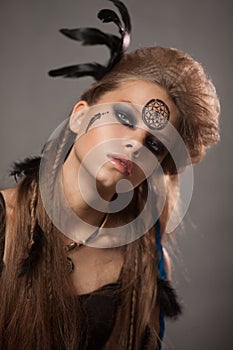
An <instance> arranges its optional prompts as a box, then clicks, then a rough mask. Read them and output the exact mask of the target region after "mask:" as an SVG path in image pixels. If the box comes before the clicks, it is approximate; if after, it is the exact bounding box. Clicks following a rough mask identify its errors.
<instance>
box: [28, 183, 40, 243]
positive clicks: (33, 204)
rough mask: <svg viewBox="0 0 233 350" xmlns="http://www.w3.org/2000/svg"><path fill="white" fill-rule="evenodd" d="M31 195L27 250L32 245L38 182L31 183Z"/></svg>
mask: <svg viewBox="0 0 233 350" xmlns="http://www.w3.org/2000/svg"><path fill="white" fill-rule="evenodd" d="M31 187H32V195H31V201H30V204H29V210H30V216H31V229H30V237H29V248H30V247H31V246H32V245H33V244H34V229H35V226H36V205H37V199H38V182H37V181H36V180H34V181H32V184H31Z"/></svg>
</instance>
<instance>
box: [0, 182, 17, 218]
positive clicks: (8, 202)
mask: <svg viewBox="0 0 233 350" xmlns="http://www.w3.org/2000/svg"><path fill="white" fill-rule="evenodd" d="M0 192H1V194H2V196H3V199H4V206H5V208H6V215H7V217H8V218H10V217H11V216H12V215H13V212H14V209H15V207H16V200H17V193H18V188H17V187H11V188H7V189H5V190H2V191H0Z"/></svg>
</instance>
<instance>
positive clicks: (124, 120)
mask: <svg viewBox="0 0 233 350" xmlns="http://www.w3.org/2000/svg"><path fill="white" fill-rule="evenodd" d="M113 112H114V115H115V117H116V119H117V121H119V122H120V123H121V124H122V125H125V126H127V127H129V128H132V129H133V128H134V127H135V126H136V124H137V119H136V117H135V116H134V113H133V111H132V110H130V108H127V107H126V106H123V105H122V104H116V105H114V106H113Z"/></svg>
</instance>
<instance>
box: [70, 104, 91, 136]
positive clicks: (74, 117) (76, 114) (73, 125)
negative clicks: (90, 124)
mask: <svg viewBox="0 0 233 350" xmlns="http://www.w3.org/2000/svg"><path fill="white" fill-rule="evenodd" d="M87 107H88V103H87V102H86V101H83V100H82V101H79V102H78V103H77V104H76V105H75V106H74V108H73V111H72V113H71V116H70V121H69V126H70V130H71V131H73V132H74V133H75V134H77V133H78V131H79V128H80V125H81V123H82V120H83V118H84V117H85V112H84V111H85V109H86V108H87Z"/></svg>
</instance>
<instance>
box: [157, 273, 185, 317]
mask: <svg viewBox="0 0 233 350" xmlns="http://www.w3.org/2000/svg"><path fill="white" fill-rule="evenodd" d="M157 303H158V305H159V307H160V310H161V312H162V313H163V314H164V316H167V317H170V318H177V317H178V316H179V315H180V314H181V313H182V307H181V305H180V303H179V301H178V297H177V294H176V291H175V289H174V288H173V287H172V286H171V284H170V282H169V281H164V280H160V279H159V280H158V292H157Z"/></svg>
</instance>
